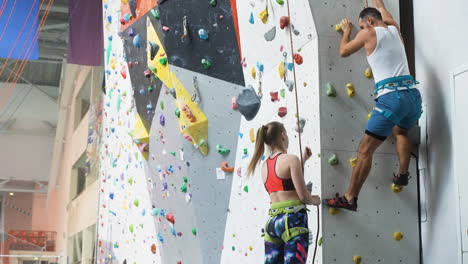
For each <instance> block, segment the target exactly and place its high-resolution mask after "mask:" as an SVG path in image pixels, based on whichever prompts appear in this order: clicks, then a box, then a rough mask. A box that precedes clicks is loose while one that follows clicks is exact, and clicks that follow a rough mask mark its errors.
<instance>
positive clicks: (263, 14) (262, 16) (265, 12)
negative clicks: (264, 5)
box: [260, 9, 268, 24]
mask: <svg viewBox="0 0 468 264" xmlns="http://www.w3.org/2000/svg"><path fill="white" fill-rule="evenodd" d="M260 19H261V20H262V22H263V24H265V23H266V22H267V20H268V9H265V10H263V11H262V12H261V13H260Z"/></svg>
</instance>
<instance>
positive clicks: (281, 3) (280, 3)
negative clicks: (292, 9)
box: [276, 0, 284, 5]
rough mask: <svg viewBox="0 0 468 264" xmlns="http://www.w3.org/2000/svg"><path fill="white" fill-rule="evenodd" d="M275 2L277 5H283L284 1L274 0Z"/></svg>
mask: <svg viewBox="0 0 468 264" xmlns="http://www.w3.org/2000/svg"><path fill="white" fill-rule="evenodd" d="M276 3H278V4H279V5H284V1H283V0H276Z"/></svg>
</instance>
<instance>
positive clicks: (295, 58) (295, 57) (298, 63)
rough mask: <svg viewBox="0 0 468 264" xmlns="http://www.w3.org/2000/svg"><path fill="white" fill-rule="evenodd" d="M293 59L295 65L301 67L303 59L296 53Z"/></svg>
mask: <svg viewBox="0 0 468 264" xmlns="http://www.w3.org/2000/svg"><path fill="white" fill-rule="evenodd" d="M293 59H294V61H295V62H296V64H297V65H301V64H302V63H303V62H304V59H303V58H302V56H301V55H300V54H299V53H296V54H294V55H293Z"/></svg>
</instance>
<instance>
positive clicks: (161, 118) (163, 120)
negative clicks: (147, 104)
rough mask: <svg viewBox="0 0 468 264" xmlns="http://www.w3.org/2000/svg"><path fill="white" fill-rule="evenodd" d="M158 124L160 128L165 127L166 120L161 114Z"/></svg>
mask: <svg viewBox="0 0 468 264" xmlns="http://www.w3.org/2000/svg"><path fill="white" fill-rule="evenodd" d="M159 124H160V125H161V126H165V125H166V118H165V117H164V115H163V114H161V115H160V116H159Z"/></svg>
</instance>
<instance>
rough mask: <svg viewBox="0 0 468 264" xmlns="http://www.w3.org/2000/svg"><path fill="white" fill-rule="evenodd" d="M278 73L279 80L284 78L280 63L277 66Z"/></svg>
mask: <svg viewBox="0 0 468 264" xmlns="http://www.w3.org/2000/svg"><path fill="white" fill-rule="evenodd" d="M278 73H279V76H280V78H281V79H283V78H284V74H285V73H284V63H283V62H281V63H280V64H279V66H278Z"/></svg>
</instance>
